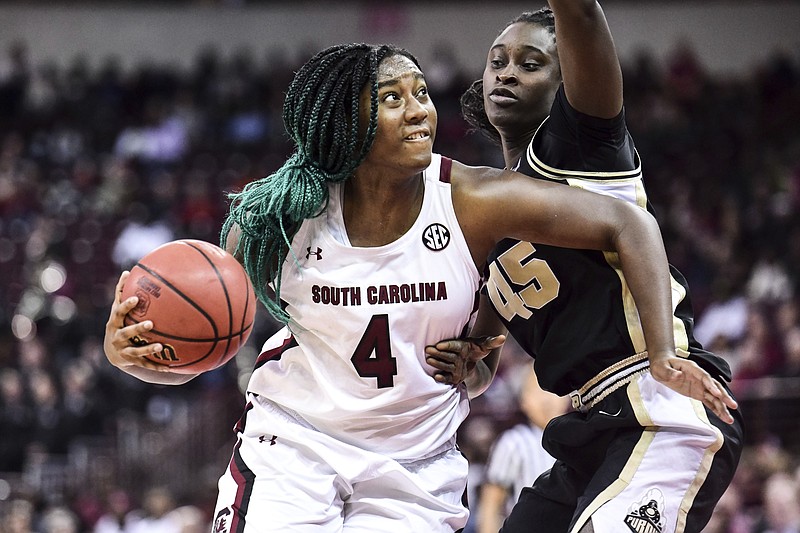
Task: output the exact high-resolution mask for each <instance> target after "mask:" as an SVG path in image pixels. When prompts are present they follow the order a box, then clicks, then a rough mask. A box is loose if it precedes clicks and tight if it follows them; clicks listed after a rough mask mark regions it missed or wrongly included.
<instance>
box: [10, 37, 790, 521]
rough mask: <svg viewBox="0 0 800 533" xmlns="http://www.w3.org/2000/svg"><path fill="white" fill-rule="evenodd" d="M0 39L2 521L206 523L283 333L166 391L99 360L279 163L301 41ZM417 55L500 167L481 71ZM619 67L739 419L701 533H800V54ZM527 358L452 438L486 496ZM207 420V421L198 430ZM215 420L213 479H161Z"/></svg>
mask: <svg viewBox="0 0 800 533" xmlns="http://www.w3.org/2000/svg"><path fill="white" fill-rule="evenodd" d="M0 52H1V53H2V55H0V279H2V283H1V284H0V532H10V533H22V532H36V533H56V532H58V533H84V532H88V533H91V532H97V533H105V532H121V531H124V532H135V531H150V532H160V531H164V532H175V533H190V532H194V531H205V530H207V525H206V524H207V523H208V522H209V521H210V519H211V517H210V516H209V512H210V509H213V499H214V498H215V496H216V493H215V488H214V486H213V483H214V481H215V479H216V476H219V474H221V473H222V470H223V469H224V466H225V461H226V460H227V457H226V454H228V453H229V451H230V445H231V444H232V440H233V434H232V432H231V431H230V427H231V426H232V425H233V423H234V422H235V420H236V418H237V417H238V415H239V410H240V408H241V402H240V399H241V396H240V387H241V383H242V382H243V381H244V380H246V376H247V371H248V370H247V369H248V364H249V362H250V361H252V357H253V355H254V354H255V351H256V350H257V346H258V345H259V344H260V342H262V341H263V340H264V339H266V337H267V336H268V334H269V333H270V332H271V331H273V330H274V328H275V324H274V323H273V322H272V321H271V320H270V319H269V318H268V317H267V315H266V314H264V313H261V314H260V315H259V318H258V319H257V324H258V329H257V330H256V331H255V332H254V334H253V335H251V339H250V342H249V344H248V347H246V349H244V350H243V351H242V353H241V354H240V355H239V356H237V358H236V359H235V360H234V361H233V362H232V363H230V364H229V365H227V366H226V367H225V368H223V369H220V370H217V371H214V372H211V373H209V374H207V375H204V376H202V377H201V378H199V379H197V380H194V381H192V382H190V383H189V384H187V385H185V386H182V387H173V388H169V387H166V388H165V387H156V386H148V385H145V384H143V383H140V382H138V381H137V380H135V379H132V378H129V377H127V376H125V375H123V374H122V373H121V372H119V371H117V370H116V369H114V368H112V367H111V366H110V365H108V364H107V362H106V361H105V357H104V355H103V352H102V336H103V328H104V324H105V321H106V320H107V318H108V316H107V315H108V310H109V308H110V303H111V301H112V295H113V288H114V285H115V283H116V281H117V279H118V276H119V274H120V272H121V271H122V270H123V269H126V268H129V267H130V266H131V265H132V264H133V263H135V261H136V260H137V259H138V258H139V257H141V256H142V255H143V254H144V253H146V252H147V251H149V250H151V249H152V248H153V247H155V246H157V245H158V244H161V243H163V242H167V241H169V240H173V239H176V238H195V239H203V240H207V241H211V242H218V240H219V239H218V231H219V227H220V224H221V221H222V217H223V215H224V213H225V209H226V201H225V194H224V193H225V192H226V191H231V190H234V189H236V188H237V187H240V186H242V185H243V184H244V183H246V182H247V181H248V180H249V179H253V178H256V177H260V176H262V175H265V174H267V173H269V172H270V171H271V170H272V169H275V168H277V167H278V166H279V164H280V163H281V162H282V161H283V160H284V158H285V157H286V156H287V155H288V151H289V149H290V145H289V144H288V143H287V140H286V137H285V134H284V132H283V124H282V118H281V106H282V95H283V91H284V90H285V88H286V87H287V85H288V82H289V80H290V79H291V76H292V74H293V72H294V70H295V69H296V68H297V67H298V66H299V65H300V64H301V63H302V62H303V61H304V60H305V59H307V58H308V52H302V51H301V52H299V53H298V54H297V55H296V56H293V55H292V54H289V53H287V52H286V51H285V50H279V49H275V50H269V51H266V52H265V53H264V55H263V57H260V56H258V55H257V54H255V53H253V52H252V51H249V50H241V51H238V52H236V53H233V54H232V55H231V56H230V57H223V56H221V55H220V54H219V53H218V52H216V51H215V50H214V49H206V50H201V51H199V52H198V54H197V57H196V60H195V62H194V64H193V66H192V67H191V68H189V69H179V68H176V67H174V66H172V65H167V64H154V63H150V64H148V63H143V64H140V65H138V66H137V67H136V68H134V69H131V70H128V71H123V69H121V68H120V66H119V63H118V62H117V61H116V60H115V59H114V58H109V59H108V60H107V61H106V62H105V64H103V65H100V66H94V67H93V66H90V65H89V64H88V62H87V61H85V60H83V59H81V58H80V57H78V58H76V59H75V60H74V62H72V63H71V64H69V65H58V64H50V63H44V64H32V63H31V61H30V60H29V56H28V50H27V46H26V43H24V42H18V43H15V44H13V45H12V46H10V47H9V48H8V49H7V50H2V51H0ZM423 67H424V69H425V71H426V75H427V76H428V82H429V85H430V88H431V93H432V96H433V98H434V101H435V103H436V104H437V109H438V111H439V130H438V135H437V140H436V149H437V151H440V152H442V153H445V154H447V155H450V156H452V157H454V158H456V159H459V160H461V161H463V162H465V163H470V164H489V165H494V166H498V165H499V166H502V159H501V157H500V151H499V149H498V148H497V147H495V146H492V145H490V144H488V141H485V140H484V139H482V138H481V137H480V136H479V135H475V134H470V133H469V132H468V131H467V129H466V125H465V124H464V122H463V120H462V119H461V118H460V116H459V108H458V97H459V95H460V94H461V92H462V91H463V90H464V89H465V88H466V87H467V85H468V84H469V82H470V81H471V79H470V78H471V75H470V74H468V72H475V69H472V68H470V69H466V68H465V67H464V66H463V65H459V64H458V62H457V61H456V59H455V55H454V54H452V53H451V51H450V50H448V49H447V47H446V46H443V48H442V50H441V51H440V53H437V54H436V60H435V63H434V64H431V65H423ZM474 67H477V65H474ZM623 70H624V73H625V83H626V86H625V94H626V113H627V118H628V124H629V128H630V130H631V132H632V133H633V136H634V138H635V140H636V143H637V147H638V150H639V153H640V154H641V156H642V161H643V170H644V174H645V182H646V186H647V189H648V195H649V197H650V199H651V201H652V203H653V206H654V208H655V210H656V213H657V216H658V218H659V221H660V223H661V226H662V231H663V235H664V238H665V243H666V246H667V250H668V253H669V256H670V259H671V262H672V263H673V264H674V265H675V266H677V267H678V268H679V269H680V270H681V271H682V272H683V274H684V275H685V276H686V277H687V279H688V280H689V282H690V284H691V286H692V290H693V293H692V298H693V304H694V308H695V312H696V317H697V337H698V339H699V340H700V341H701V342H703V343H704V345H706V346H707V347H709V348H710V349H712V350H714V351H716V352H718V353H720V354H721V355H723V356H725V357H726V358H727V360H728V361H729V362H730V364H731V366H732V368H733V370H734V381H733V384H732V386H733V389H734V391H735V392H736V394H737V395H738V397H739V399H740V400H741V404H742V408H743V410H745V418H746V420H747V421H748V430H749V431H748V448H747V451H746V453H745V455H744V457H743V459H742V463H741V465H740V468H739V472H738V474H737V478H736V480H735V482H734V485H733V486H732V487H731V489H730V490H729V491H728V494H726V497H725V499H724V500H723V502H722V503H721V504H720V508H719V512H718V513H716V514H715V516H714V522H713V523H712V524H710V525H709V528H708V529H707V531H709V532H716V533H765V532H769V531H775V532H778V531H780V532H783V533H790V532H795V533H797V532H800V488H798V486H800V469H798V466H800V436H798V431H799V430H798V427H800V424H798V423H797V422H798V421H800V309H799V308H798V295H797V285H798V281H800V69H799V68H798V65H797V64H795V63H794V62H793V60H792V58H791V57H790V56H788V55H786V54H781V53H779V52H776V53H775V54H774V56H773V57H772V58H771V59H769V60H767V61H765V62H764V63H763V64H761V65H759V66H758V68H756V69H754V70H753V71H751V72H748V73H746V74H739V75H736V76H731V77H721V76H712V75H710V74H709V72H708V70H707V69H706V68H705V66H704V65H702V64H701V63H700V62H699V61H698V60H697V59H696V57H695V55H694V54H693V53H692V49H691V47H690V46H688V45H687V46H679V47H677V48H676V49H675V50H674V51H673V52H672V54H671V55H670V56H669V57H668V59H667V60H666V61H658V60H656V59H655V58H653V57H651V56H649V55H648V54H647V53H644V52H643V53H642V54H640V55H639V56H638V57H636V58H635V59H633V60H631V61H629V62H628V63H627V64H624V65H623ZM526 364H529V361H528V360H527V359H525V358H524V357H517V356H514V355H513V352H512V355H510V356H508V357H507V358H505V359H504V362H503V366H502V368H501V372H500V374H499V376H498V379H497V382H496V383H495V384H494V385H493V386H492V388H491V389H490V390H489V392H487V393H486V394H485V395H484V396H482V397H480V398H479V399H477V400H476V401H475V402H474V403H473V414H472V415H471V416H470V418H469V420H468V422H467V424H466V425H465V427H464V429H463V431H462V434H461V435H460V437H459V438H460V439H461V440H462V441H463V448H464V450H465V452H466V453H467V454H468V455H469V456H470V459H471V460H472V462H473V464H474V466H475V467H474V470H475V475H474V479H473V481H472V484H473V487H475V486H479V485H480V482H481V477H480V474H481V470H480V469H481V465H482V464H483V462H484V461H485V459H486V456H487V453H488V450H489V447H490V446H491V443H492V442H493V440H494V439H495V437H496V436H497V435H498V434H499V432H500V431H501V430H503V429H505V428H507V427H510V426H511V425H512V424H514V423H516V422H518V421H519V420H520V410H519V406H518V405H517V402H516V392H515V387H517V385H515V384H514V379H513V376H514V375H515V374H516V370H515V369H516V368H517V367H516V365H526ZM167 389H169V390H167ZM201 406H202V409H201ZM206 409H207V410H208V412H206V411H205V410H206ZM198 411H200V412H199V413H198ZM212 411H213V415H212V414H211V413H212ZM179 413H188V414H186V415H185V416H186V418H185V419H186V420H189V421H190V422H187V423H185V424H178V423H177V422H176V420H179V418H178V417H179ZM198 416H199V417H204V416H205V418H209V419H211V420H210V421H209V422H208V424H215V426H214V429H213V430H208V429H207V428H202V429H200V430H198V429H197V427H198V426H197V425H196V424H198V423H199V422H197V421H196V420H195V419H196V418H197V417H198ZM181 420H183V419H181ZM193 424H194V425H193ZM142 428H145V429H142ZM170 435H172V436H177V437H178V438H179V440H178V441H170V440H169V436H170ZM210 435H213V436H216V437H215V439H214V440H211V441H210V442H211V444H209V446H207V448H208V449H205V448H204V449H203V453H201V454H199V455H193V456H192V457H190V458H188V459H192V460H193V461H194V462H195V463H197V462H198V461H203V462H208V463H209V464H210V466H209V467H208V468H209V469H210V470H211V471H210V472H209V473H208V474H207V475H205V474H203V479H202V480H199V481H198V480H196V479H190V480H189V481H188V482H186V480H182V481H183V482H180V481H181V480H180V479H179V478H180V476H175V475H167V474H165V473H168V472H172V470H168V469H167V466H168V465H170V464H173V463H174V464H176V465H177V464H179V463H180V461H181V457H179V455H180V454H179V453H173V454H170V453H168V452H167V451H165V450H169V449H170V446H173V449H175V450H179V451H180V450H182V449H183V448H180V446H182V445H183V444H185V443H186V442H187V441H191V442H192V443H193V445H194V446H198V445H199V444H198V443H197V442H196V441H197V439H200V438H201V437H202V438H205V439H206V440H207V441H208V440H209V439H210V438H211V437H210ZM165 442H166V443H169V445H167V444H165ZM176 442H179V443H176ZM180 443H183V444H180ZM140 448H141V450H143V451H141V450H140V452H136V453H139V455H136V453H134V452H132V451H131V450H132V449H135V450H139V449H140ZM193 449H196V448H193ZM104 450H105V451H104ZM108 450H111V452H108ZM193 453H194V452H193ZM184 455H185V454H184ZM103 457H105V458H106V460H105V461H104V462H101V461H100V458H103ZM109 457H111V458H110V459H109ZM119 457H127V458H128V459H129V460H128V462H125V461H123V460H120V459H115V458H119ZM131 457H134V458H135V459H136V460H133V459H130V458H131ZM64 458H68V459H64ZM183 459H187V458H185V457H184V458H183ZM136 461H140V462H136ZM54 464H55V465H61V466H60V467H57V468H56V467H52V465H54ZM204 469H205V465H204V466H203V468H200V467H198V465H197V464H195V465H194V469H192V468H189V469H188V470H187V471H186V472H187V475H190V476H191V475H198V474H199V471H201V470H204ZM159 473H161V474H164V475H160V476H159V475H158V474H159ZM473 508H476V507H475V506H473Z"/></svg>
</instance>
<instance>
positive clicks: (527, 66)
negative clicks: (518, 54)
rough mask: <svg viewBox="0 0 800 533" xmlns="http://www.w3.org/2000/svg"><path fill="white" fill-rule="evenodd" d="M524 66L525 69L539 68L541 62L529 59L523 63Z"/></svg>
mask: <svg viewBox="0 0 800 533" xmlns="http://www.w3.org/2000/svg"><path fill="white" fill-rule="evenodd" d="M522 68H524V69H525V70H539V68H540V65H539V63H535V62H532V61H527V62H525V63H523V64H522Z"/></svg>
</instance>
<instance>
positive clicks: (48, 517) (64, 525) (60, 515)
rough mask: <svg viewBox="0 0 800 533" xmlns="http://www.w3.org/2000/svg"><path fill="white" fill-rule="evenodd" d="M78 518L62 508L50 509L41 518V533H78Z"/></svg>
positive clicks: (67, 509)
mask: <svg viewBox="0 0 800 533" xmlns="http://www.w3.org/2000/svg"><path fill="white" fill-rule="evenodd" d="M79 526H80V522H79V521H78V517H77V516H76V515H75V513H73V512H72V511H71V510H70V509H69V508H67V507H64V506H55V507H50V508H48V509H47V510H45V512H44V514H43V516H42V528H41V531H42V533H80V530H79V529H78V528H79Z"/></svg>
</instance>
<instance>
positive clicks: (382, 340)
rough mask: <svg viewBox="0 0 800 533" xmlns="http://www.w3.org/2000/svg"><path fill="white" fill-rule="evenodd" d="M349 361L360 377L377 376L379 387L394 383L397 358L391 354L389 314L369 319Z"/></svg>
mask: <svg viewBox="0 0 800 533" xmlns="http://www.w3.org/2000/svg"><path fill="white" fill-rule="evenodd" d="M373 353H374V354H375V355H374V357H373V355H372V354H373ZM350 361H351V362H352V363H353V366H354V367H355V368H356V371H357V372H358V375H359V376H361V377H362V378H377V379H378V388H379V389H383V388H386V387H391V386H393V385H394V376H396V375H397V358H396V357H393V356H392V344H391V341H390V340H389V315H374V316H373V317H372V319H370V321H369V325H367V329H366V331H364V335H362V336H361V340H360V341H358V346H356V350H355V352H354V353H353V357H351V358H350Z"/></svg>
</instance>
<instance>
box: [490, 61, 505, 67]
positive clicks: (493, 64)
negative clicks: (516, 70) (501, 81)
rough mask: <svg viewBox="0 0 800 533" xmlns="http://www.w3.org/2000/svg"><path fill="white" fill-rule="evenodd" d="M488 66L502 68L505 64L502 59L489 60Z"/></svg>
mask: <svg viewBox="0 0 800 533" xmlns="http://www.w3.org/2000/svg"><path fill="white" fill-rule="evenodd" d="M489 65H490V66H491V67H492V68H503V67H505V66H506V62H505V61H503V60H502V59H491V60H489Z"/></svg>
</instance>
